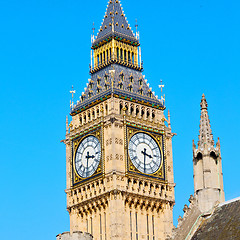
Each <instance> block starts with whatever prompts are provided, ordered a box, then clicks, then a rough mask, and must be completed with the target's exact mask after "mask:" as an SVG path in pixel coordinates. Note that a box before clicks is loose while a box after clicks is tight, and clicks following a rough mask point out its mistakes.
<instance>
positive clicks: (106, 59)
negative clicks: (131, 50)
mask: <svg viewBox="0 0 240 240" xmlns="http://www.w3.org/2000/svg"><path fill="white" fill-rule="evenodd" d="M106 53H107V59H106V61H107V62H108V50H107V51H106Z"/></svg>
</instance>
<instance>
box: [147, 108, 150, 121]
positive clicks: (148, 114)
mask: <svg viewBox="0 0 240 240" xmlns="http://www.w3.org/2000/svg"><path fill="white" fill-rule="evenodd" d="M149 117H150V113H149V110H148V111H147V119H149Z"/></svg>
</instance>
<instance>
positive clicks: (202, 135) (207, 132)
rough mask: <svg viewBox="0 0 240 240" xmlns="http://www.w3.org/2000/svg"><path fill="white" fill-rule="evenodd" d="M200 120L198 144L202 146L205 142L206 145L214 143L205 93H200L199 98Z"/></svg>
mask: <svg viewBox="0 0 240 240" xmlns="http://www.w3.org/2000/svg"><path fill="white" fill-rule="evenodd" d="M200 106H201V120H200V130H199V142H198V146H204V145H206V144H207V146H208V147H210V146H212V145H214V140H213V135H212V129H211V125H210V120H209V116H208V110H207V108H208V104H207V100H206V98H205V95H204V94H203V95H202V99H201V103H200Z"/></svg>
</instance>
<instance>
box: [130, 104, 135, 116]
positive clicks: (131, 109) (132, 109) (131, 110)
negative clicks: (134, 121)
mask: <svg viewBox="0 0 240 240" xmlns="http://www.w3.org/2000/svg"><path fill="white" fill-rule="evenodd" d="M133 112H134V108H133V106H131V108H130V114H131V115H133Z"/></svg>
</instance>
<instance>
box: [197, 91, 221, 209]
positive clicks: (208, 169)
mask: <svg viewBox="0 0 240 240" xmlns="http://www.w3.org/2000/svg"><path fill="white" fill-rule="evenodd" d="M200 106H201V120H200V130H199V141H198V148H196V145H195V143H194V141H193V170H194V189H195V196H196V199H197V202H198V206H199V209H200V211H202V212H208V211H211V209H212V208H213V207H214V205H215V204H216V203H218V202H220V203H221V202H224V200H225V197H224V190H223V176H222V175H223V174H222V159H221V151H220V141H219V140H218V142H217V144H216V146H215V145H214V140H213V134H212V130H211V126H210V121H209V117H208V104H207V100H206V98H205V95H204V94H203V95H202V100H201V104H200Z"/></svg>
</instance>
